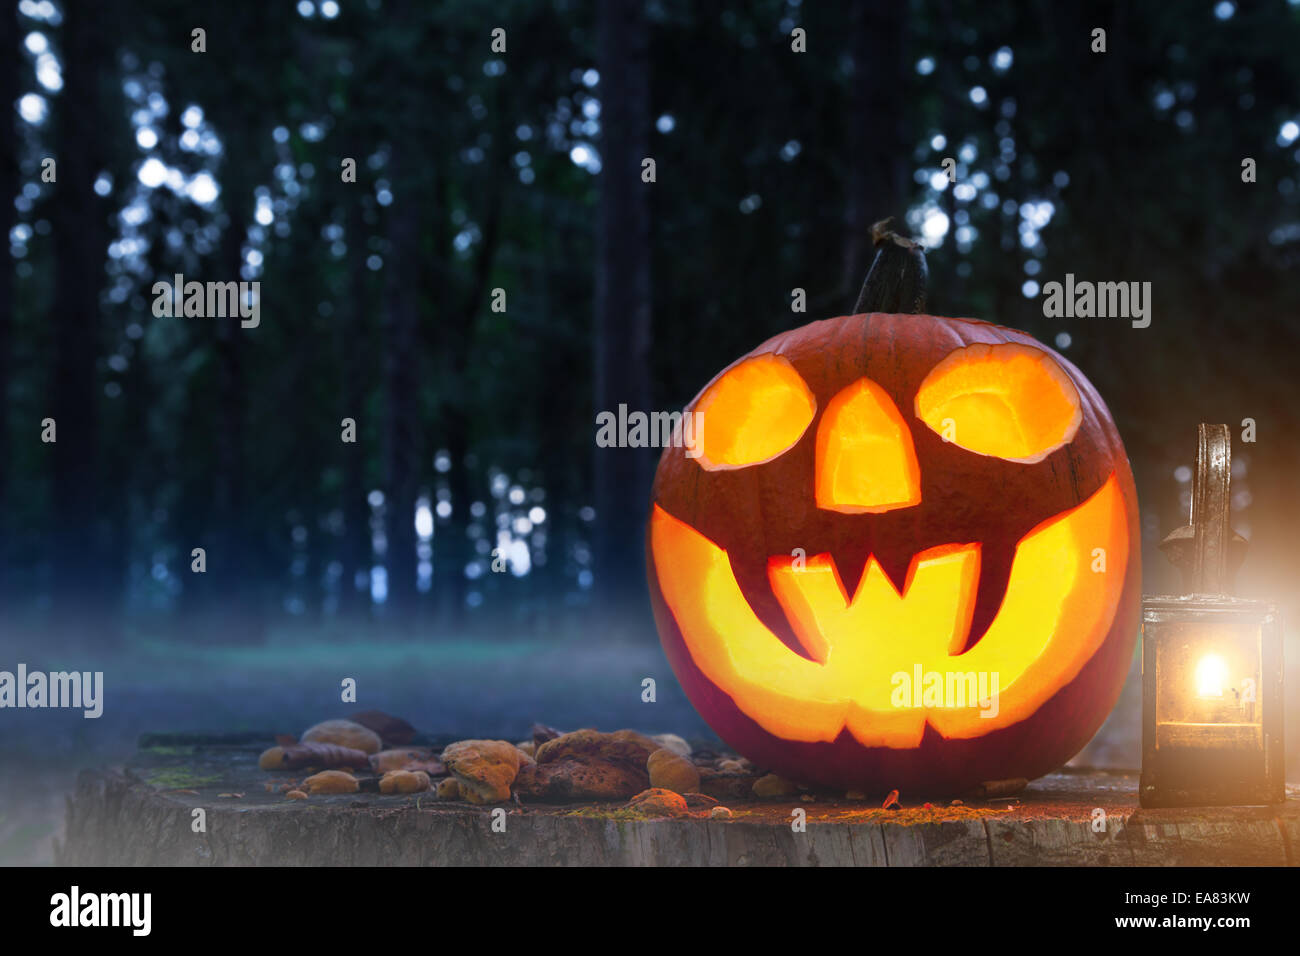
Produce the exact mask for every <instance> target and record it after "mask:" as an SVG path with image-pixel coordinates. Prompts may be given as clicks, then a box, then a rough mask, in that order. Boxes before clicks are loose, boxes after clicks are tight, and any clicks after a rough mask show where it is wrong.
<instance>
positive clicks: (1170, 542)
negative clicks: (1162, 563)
mask: <svg viewBox="0 0 1300 956" xmlns="http://www.w3.org/2000/svg"><path fill="white" fill-rule="evenodd" d="M1231 492H1232V438H1231V436H1230V433H1229V431H1228V426H1227V425H1207V424H1204V423H1202V424H1201V425H1199V426H1197V430H1196V472H1195V474H1194V475H1193V477H1192V509H1191V512H1192V513H1191V521H1190V522H1189V523H1188V524H1186V525H1184V526H1183V527H1181V528H1178V529H1176V530H1175V531H1173V532H1172V533H1171V534H1170V535H1169V536H1168V537H1167V538H1165V540H1164V541H1162V542H1161V543H1160V548H1161V550H1162V551H1164V552H1165V553H1166V554H1167V555H1168V557H1169V560H1170V561H1171V562H1173V564H1174V565H1175V566H1176V567H1179V568H1181V569H1182V571H1183V582H1184V586H1185V587H1187V588H1188V590H1190V591H1191V592H1192V593H1193V594H1231V593H1232V590H1233V587H1232V579H1233V577H1234V575H1235V574H1236V571H1237V568H1238V567H1240V566H1241V562H1242V559H1243V558H1244V557H1245V552H1246V545H1247V544H1248V542H1247V541H1246V539H1245V538H1243V537H1242V536H1241V535H1239V534H1237V533H1236V532H1234V531H1233V530H1232V527H1231V526H1230V525H1229V523H1228V519H1229V516H1230V513H1231V511H1230V509H1231V507H1232V494H1231Z"/></svg>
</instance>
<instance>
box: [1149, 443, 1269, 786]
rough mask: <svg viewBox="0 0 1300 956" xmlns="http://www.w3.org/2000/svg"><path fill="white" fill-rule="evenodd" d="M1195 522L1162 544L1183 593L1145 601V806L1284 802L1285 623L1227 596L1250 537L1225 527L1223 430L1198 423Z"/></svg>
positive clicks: (1255, 604) (1258, 604) (1262, 606)
mask: <svg viewBox="0 0 1300 956" xmlns="http://www.w3.org/2000/svg"><path fill="white" fill-rule="evenodd" d="M1198 437H1199V445H1198V449H1197V457H1196V474H1195V477H1194V479H1193V484H1192V513H1191V523H1190V524H1188V525H1186V526H1184V527H1182V528H1179V529H1178V530H1176V531H1174V532H1173V533H1172V534H1170V535H1169V536H1168V537H1167V538H1166V539H1165V540H1164V542H1162V544H1161V549H1162V550H1164V551H1165V553H1166V554H1167V555H1168V557H1169V559H1170V560H1171V561H1172V562H1173V563H1174V564H1175V565H1176V566H1177V567H1179V568H1180V569H1181V570H1182V572H1183V581H1184V587H1185V589H1186V591H1187V592H1188V593H1186V594H1183V595H1178V596H1147V597H1144V599H1143V602H1142V779H1141V784H1140V787H1139V791H1138V795H1139V800H1140V802H1141V805H1142V806H1143V807H1189V806H1229V805H1241V804H1267V803H1280V802H1282V801H1283V800H1285V799H1286V788H1285V769H1284V766H1283V762H1284V754H1283V747H1282V720H1283V698H1282V622H1281V618H1280V617H1279V615H1278V612H1277V609H1276V607H1275V606H1274V605H1272V604H1270V603H1268V602H1266V601H1248V600H1243V599H1240V598H1236V597H1233V596H1231V591H1232V578H1233V575H1234V574H1235V572H1236V570H1237V568H1238V567H1240V565H1241V561H1242V558H1243V557H1244V556H1245V549H1246V544H1247V542H1246V540H1245V539H1244V538H1242V537H1241V536H1240V535H1238V534H1236V533H1234V532H1233V531H1232V529H1231V528H1230V527H1229V524H1228V507H1229V501H1230V497H1229V482H1230V479H1231V455H1232V452H1231V444H1230V441H1231V440H1230V438H1229V435H1228V426H1226V425H1204V424H1203V425H1201V426H1200V427H1199V434H1198Z"/></svg>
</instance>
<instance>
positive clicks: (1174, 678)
mask: <svg viewBox="0 0 1300 956" xmlns="http://www.w3.org/2000/svg"><path fill="white" fill-rule="evenodd" d="M1161 629H1162V631H1163V632H1164V633H1162V635H1161V638H1160V641H1159V644H1158V646H1157V648H1156V746H1157V747H1169V746H1174V747H1198V748H1207V749H1214V748H1219V747H1233V748H1241V747H1247V748H1252V749H1259V748H1262V747H1263V745H1264V735H1263V723H1262V720H1261V710H1262V709H1261V707H1260V701H1259V687H1260V660H1261V644H1260V641H1261V635H1260V629H1259V626H1258V624H1255V623H1253V622H1240V623H1228V622H1217V621H1216V622H1213V623H1210V622H1189V623H1166V624H1164V625H1162V628H1161Z"/></svg>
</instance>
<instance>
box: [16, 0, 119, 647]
mask: <svg viewBox="0 0 1300 956" xmlns="http://www.w3.org/2000/svg"><path fill="white" fill-rule="evenodd" d="M65 17H66V19H65V21H64V25H63V42H64V55H63V57H62V61H63V82H64V89H63V93H62V95H61V96H60V97H59V104H58V112H59V125H58V144H59V148H58V152H57V154H56V156H55V158H56V159H57V161H58V165H57V167H56V168H57V182H56V184H55V187H54V190H53V198H52V199H51V201H50V218H51V221H52V224H53V227H54V255H53V261H54V264H55V269H56V279H55V293H54V315H53V324H54V343H55V345H54V349H55V354H54V369H53V374H52V375H51V377H50V389H51V391H50V399H49V406H48V407H49V408H50V409H51V414H52V417H53V418H54V419H55V421H56V422H57V441H56V442H55V443H54V444H53V445H51V446H50V454H51V459H52V462H53V471H52V488H51V491H52V496H51V508H52V510H53V521H52V525H53V528H54V537H53V541H52V542H51V547H52V554H51V557H52V574H53V580H52V588H53V597H54V604H53V624H54V628H55V631H56V634H57V636H60V637H64V638H71V639H73V640H84V639H87V638H91V637H92V636H93V637H94V638H96V639H102V638H103V636H104V628H105V626H106V624H107V616H106V614H105V611H106V595H107V593H108V589H107V582H108V581H109V580H114V581H115V580H116V577H115V576H113V575H109V574H106V569H105V568H104V567H103V557H104V554H103V552H104V549H103V546H102V543H101V530H102V528H101V521H100V514H99V501H98V495H97V489H98V488H99V487H100V480H99V478H100V476H99V456H98V454H97V447H96V445H97V437H96V426H97V414H96V413H97V406H98V398H99V396H98V393H97V390H96V371H95V364H96V358H97V356H98V354H99V327H100V322H99V292H100V287H101V284H102V281H103V276H104V259H105V255H106V246H107V238H106V237H107V228H108V227H107V223H106V222H105V205H104V201H103V200H102V199H101V198H100V197H98V196H97V195H95V189H94V182H95V176H96V174H97V173H98V172H99V170H100V169H102V168H103V166H104V155H105V150H104V141H103V129H104V123H103V116H102V115H101V113H100V110H99V108H98V102H99V91H100V84H101V82H108V81H107V80H103V79H102V78H101V73H102V72H103V70H104V67H105V66H106V64H105V57H106V55H108V52H109V51H110V50H111V46H110V45H109V44H107V43H106V42H105V34H104V30H105V27H106V24H105V23H104V17H103V16H102V11H101V9H100V7H99V6H98V5H97V4H83V5H77V6H75V7H69V8H68V9H67V10H66V11H65ZM10 196H12V194H10V195H9V196H6V197H5V198H4V200H3V201H4V203H5V204H6V205H8V204H9V203H10V202H11V201H12V200H11V198H10ZM31 426H32V427H33V428H36V427H38V423H35V422H33V423H31Z"/></svg>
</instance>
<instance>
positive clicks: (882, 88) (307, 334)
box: [0, 0, 1300, 862]
mask: <svg viewBox="0 0 1300 956" xmlns="http://www.w3.org/2000/svg"><path fill="white" fill-rule="evenodd" d="M0 7H2V8H3V12H2V13H0V103H3V104H12V112H11V113H10V115H9V120H8V121H7V122H6V123H5V125H4V128H3V131H2V132H0V197H3V201H0V235H3V236H6V237H7V239H8V251H9V257H8V258H7V259H6V260H5V263H4V266H3V268H0V397H2V398H3V406H0V651H2V652H3V657H2V658H0V666H3V667H12V666H13V665H14V664H15V663H16V662H19V661H23V662H26V663H27V664H28V665H29V666H31V667H33V668H41V667H48V668H51V669H53V668H56V667H65V668H77V669H86V668H89V667H96V668H99V667H102V668H104V670H105V682H106V696H107V700H106V707H105V711H104V717H103V719H102V720H84V719H82V718H81V716H80V714H75V713H65V712H59V713H51V712H36V711H19V712H9V713H8V714H7V716H6V718H5V724H4V732H3V733H2V734H0V766H4V767H7V768H8V769H7V770H6V771H5V772H0V862H15V861H19V862H21V861H28V862H32V861H36V862H39V861H42V860H48V859H49V846H50V842H49V841H50V837H51V836H52V835H53V834H55V833H56V832H57V827H58V825H59V823H58V820H59V809H60V808H61V807H62V800H61V799H60V796H61V794H62V793H64V792H66V791H67V789H68V788H69V787H70V786H71V783H72V777H73V774H74V772H75V770H76V768H77V767H78V766H85V765H89V764H92V763H97V762H102V761H103V760H105V759H107V758H110V757H111V758H118V757H121V756H125V755H127V754H129V753H130V752H131V751H132V749H133V747H134V741H135V735H136V734H138V733H140V732H141V731H153V730H180V729H202V730H212V729H221V730H230V729H238V728H245V729H251V730H256V731H258V732H263V731H269V730H276V731H293V732H297V731H300V730H301V729H302V728H303V727H305V726H307V725H308V724H310V723H313V722H315V721H316V720H318V719H321V718H322V717H328V716H335V715H337V714H338V712H339V710H340V709H341V705H340V703H339V686H340V683H339V681H340V678H341V677H347V676H350V677H355V678H357V679H358V680H359V685H358V686H359V687H360V688H362V689H363V690H362V694H361V696H360V697H359V699H358V703H357V706H364V707H381V708H385V709H388V710H390V711H391V712H394V713H398V714H400V715H402V716H404V717H407V718H409V719H410V720H412V722H414V723H415V724H416V725H417V726H418V727H420V728H421V729H425V730H430V731H442V732H457V731H459V732H461V733H462V735H463V736H488V737H490V736H502V737H507V738H508V739H517V738H518V737H519V736H521V735H524V734H526V728H527V727H528V725H529V722H530V721H531V720H534V719H540V720H543V721H545V722H548V723H551V724H553V725H555V726H560V727H562V728H573V727H578V726H599V727H602V728H603V729H614V728H616V727H619V726H637V727H639V728H640V729H643V730H646V731H676V732H681V733H684V734H695V735H705V734H707V728H706V727H704V725H703V724H702V722H701V721H699V719H698V716H697V715H695V713H694V711H693V709H692V708H691V707H690V705H689V702H687V701H686V700H685V699H684V697H683V696H682V695H681V692H680V689H679V688H676V686H675V684H674V682H673V681H672V678H671V672H670V671H669V670H668V668H667V666H666V664H665V662H664V660H663V657H662V654H661V652H660V651H659V648H658V645H657V642H656V640H655V637H654V629H653V622H652V620H651V616H650V611H649V604H648V600H647V597H646V593H645V583H644V577H643V574H644V571H643V556H642V555H643V550H642V549H643V546H644V539H643V531H642V528H643V522H644V519H645V516H646V509H647V501H648V486H649V480H650V475H651V473H652V470H653V467H654V462H655V459H654V453H653V452H652V451H638V450H632V449H600V448H597V447H596V445H595V431H596V429H595V415H596V413H597V412H598V411H601V410H613V409H616V408H617V407H618V405H619V404H620V403H626V404H627V405H628V406H629V407H630V408H632V409H644V410H654V409H662V410H673V409H680V408H681V407H682V406H683V405H684V404H685V403H686V402H688V401H689V400H690V399H691V398H692V397H693V396H694V395H695V394H696V392H697V391H698V390H699V389H700V388H701V387H702V386H703V385H704V384H706V383H707V382H708V381H709V379H710V378H711V377H712V376H713V375H714V374H715V373H716V372H717V371H719V370H720V369H721V368H723V367H724V366H725V365H727V364H728V363H730V362H731V361H732V360H734V359H735V358H737V357H738V356H740V355H741V354H743V353H745V352H747V351H748V350H750V349H751V348H753V347H754V346H755V345H756V344H758V343H759V342H761V341H762V340H764V339H765V338H767V337H769V336H770V335H772V334H774V333H776V332H778V331H781V330H783V329H786V328H789V327H791V326H793V325H796V324H802V323H804V322H806V321H810V320H812V319H816V318H824V317H829V316H833V315H839V314H844V313H846V312H848V311H850V310H851V307H852V304H853V303H854V301H855V299H856V295H857V291H858V287H859V285H860V283H861V281H862V277H863V275H864V273H865V272H866V270H867V267H868V266H869V264H870V261H871V257H872V249H871V241H870V227H871V224H872V223H873V222H875V221H876V220H879V219H883V218H884V217H886V216H893V217H895V219H896V224H897V225H898V226H899V228H901V229H902V230H904V231H907V232H909V233H911V234H912V235H915V236H918V237H920V238H921V239H922V241H923V242H924V243H925V245H926V247H927V251H928V255H929V262H930V276H931V279H930V297H929V306H930V309H931V311H933V312H935V313H936V314H941V315H954V316H975V317H979V318H985V319H990V320H993V321H996V322H999V323H1002V324H1006V325H1011V326H1015V327H1018V328H1022V329H1025V330H1028V331H1030V332H1031V333H1033V334H1035V335H1037V336H1038V337H1039V338H1041V339H1042V340H1043V341H1045V342H1048V343H1050V344H1052V345H1054V346H1055V347H1056V348H1058V349H1059V350H1061V351H1062V352H1064V354H1065V355H1067V356H1068V357H1069V358H1071V359H1072V360H1073V361H1074V362H1075V363H1076V364H1077V365H1078V366H1079V367H1080V368H1082V369H1083V371H1084V372H1085V373H1086V374H1087V375H1088V376H1089V378H1090V379H1091V380H1092V382H1093V383H1094V384H1095V385H1096V386H1097V388H1098V389H1099V391H1100V392H1101V394H1102V395H1103V396H1104V397H1105V399H1106V401H1107V403H1108V404H1109V406H1110V408H1111V411H1112V412H1113V414H1114V416H1115V419H1116V421H1117V423H1118V426H1119V429H1120V432H1121V434H1122V436H1123V438H1124V441H1125V443H1126V446H1127V448H1128V451H1129V455H1130V457H1131V459H1132V462H1133V468H1134V472H1135V474H1136V476H1137V480H1138V487H1139V494H1140V498H1141V505H1142V512H1143V516H1142V529H1143V532H1142V533H1143V546H1144V566H1145V567H1144V570H1145V581H1144V585H1145V586H1144V590H1145V591H1147V592H1148V593H1159V592H1169V591H1174V590H1177V589H1178V586H1179V581H1178V578H1177V576H1176V575H1175V573H1174V571H1173V569H1172V568H1169V567H1168V566H1167V564H1166V562H1165V560H1164V558H1163V556H1162V555H1161V554H1160V553H1159V551H1158V550H1157V549H1156V544H1157V543H1158V542H1159V541H1160V540H1161V538H1162V537H1163V536H1164V535H1165V534H1166V533H1168V532H1169V531H1170V530H1172V529H1173V528H1175V527H1177V526H1178V525H1181V524H1183V523H1184V522H1185V521H1186V519H1187V509H1188V505H1189V501H1190V478H1191V468H1190V466H1191V465H1192V463H1193V462H1192V459H1193V456H1194V453H1195V447H1196V446H1195V435H1196V425H1197V423H1198V422H1201V421H1209V422H1226V423H1228V424H1229V425H1230V426H1231V427H1232V430H1233V435H1234V443H1235V444H1234V468H1233V475H1234V483H1233V511H1232V515H1233V522H1234V524H1235V526H1236V528H1237V530H1238V531H1240V532H1241V533H1243V534H1244V535H1246V536H1247V537H1248V538H1249V539H1250V542H1251V544H1250V553H1249V556H1248V557H1247V559H1246V563H1245V566H1244V567H1243V569H1242V571H1241V573H1240V576H1239V582H1238V585H1239V592H1240V593H1241V594H1243V595H1246V596H1251V597H1269V598H1273V599H1275V600H1277V601H1279V602H1280V604H1281V606H1282V609H1283V612H1284V614H1285V615H1286V616H1287V618H1288V619H1289V621H1291V622H1295V621H1297V620H1300V606H1298V605H1300V601H1298V600H1297V597H1298V595H1300V591H1298V590H1297V588H1296V581H1297V579H1298V578H1300V508H1297V507H1296V506H1295V497H1296V492H1295V489H1296V475H1297V473H1300V416H1297V412H1296V408H1297V404H1298V403H1300V374H1297V355H1298V354H1300V352H1298V350H1297V345H1298V344H1300V315H1297V308H1296V307H1297V303H1300V270H1298V269H1297V266H1298V265H1300V57H1298V56H1297V55H1296V50H1297V49H1300V3H1295V2H1287V0H1259V2H1250V3H1246V2H1242V3H1233V2H1231V0H1218V2H1215V0H1205V2H1180V3H1168V2H1160V0H1146V2H1124V3H1121V2H1090V3H1084V2H1080V0H1027V2H1022V3H1015V4H1012V3H992V2H987V0H980V2H975V0H870V2H863V3H856V4H849V3H827V2H816V3H814V2H808V0H804V2H793V0H752V2H709V3H696V2H687V0H646V2H636V0H608V2H601V3H596V2H564V0H557V2H552V3H540V2H517V0H492V2H487V0H460V2H420V0H301V2H294V0H274V2H266V0H228V2H224V3H182V2H171V0H103V2H98V0H59V2H52V0H39V2H38V0H22V2H20V3H16V4H15V3H14V0H8V2H3V0H0ZM195 28H202V29H203V30H205V31H206V52H203V53H198V52H194V51H193V50H192V43H193V36H192V31H193V30H194V29H195ZM498 28H499V29H501V30H504V31H505V33H504V39H505V44H506V46H505V51H504V52H497V51H494V50H493V49H492V43H493V31H494V30H497V29H498ZM1098 28H1100V29H1103V30H1104V31H1105V43H1106V51H1105V52H1104V53H1100V52H1094V51H1093V47H1094V43H1095V39H1094V33H1093V31H1094V30H1095V29H1098ZM795 30H802V31H804V34H803V38H804V43H805V44H806V52H795V51H794V50H793V49H792V33H793V31H795ZM646 157H650V158H653V159H654V160H655V163H656V181H655V182H653V183H645V182H643V181H642V177H641V172H642V160H643V159H644V158H646ZM949 157H951V158H953V159H955V160H956V170H957V178H956V182H955V183H949V182H948V180H947V177H946V176H945V175H943V173H942V162H943V160H944V159H945V158H949ZM47 158H49V159H53V160H55V162H56V167H55V168H56V177H55V180H54V181H53V182H50V181H47V179H46V178H45V177H44V176H43V170H44V169H45V168H46V167H45V166H44V165H43V161H44V160H46V159H47ZM347 158H351V159H354V160H355V161H356V170H357V175H356V181H355V182H343V181H341V177H340V172H341V164H342V163H343V161H344V160H345V159H347ZM1247 158H1249V159H1252V160H1254V162H1255V167H1256V181H1254V182H1244V181H1243V176H1242V170H1243V165H1242V164H1243V160H1245V159H1247ZM177 273H180V274H183V275H184V276H185V278H186V279H187V280H191V281H192V280H197V281H201V282H209V281H211V282H228V281H237V280H241V279H242V280H245V281H257V282H260V283H261V286H260V288H261V300H260V325H259V326H258V327H257V328H255V329H244V328H241V327H240V326H239V322H238V320H237V319H214V318H197V317H188V318H186V317H179V318H159V317H156V316H155V315H154V314H153V311H152V304H153V298H154V296H153V292H152V289H153V285H154V283H155V282H158V281H164V282H170V281H171V278H172V276H174V275H175V274H177ZM1066 273H1073V274H1074V275H1075V276H1076V277H1077V278H1079V279H1085V280H1091V281H1130V282H1150V283H1151V286H1152V321H1151V325H1150V327H1149V328H1146V329H1134V328H1132V327H1131V326H1130V325H1129V323H1128V322H1127V321H1125V320H1122V319H1045V318H1044V317H1043V309H1042V294H1041V287H1042V285H1043V284H1045V283H1046V282H1049V281H1060V280H1062V279H1063V278H1064V276H1065V275H1066ZM794 289H802V290H805V293H806V296H807V311H806V312H805V313H801V314H800V313H794V312H792V311H791V302H792V290H794ZM494 290H503V291H504V294H505V302H506V307H505V311H494V310H493V307H492V306H493V302H494V299H495V300H496V301H499V299H496V296H495V291H494ZM344 418H351V419H354V420H355V422H356V437H357V441H356V443H355V444H348V443H344V442H343V441H342V440H341V434H342V425H341V421H342V420H343V419H344ZM46 419H53V420H54V421H55V423H56V426H55V427H56V429H57V433H56V434H57V441H56V442H53V443H49V442H44V441H42V433H43V431H45V426H44V425H43V421H44V420H46ZM1245 419H1252V420H1253V421H1254V422H1255V437H1256V439H1257V440H1256V441H1255V442H1253V443H1245V442H1243V441H1241V436H1242V423H1243V420H1245ZM195 548H203V549H204V550H205V552H206V571H205V572H204V573H202V574H197V573H193V572H192V571H191V562H192V560H193V558H192V553H193V550H194V549H195ZM494 552H495V557H496V558H498V559H501V560H504V562H505V567H506V570H505V571H503V572H500V573H495V572H493V571H492V570H491V564H492V561H493V558H494ZM1288 643H1289V660H1290V661H1291V664H1290V665H1289V673H1288V680H1289V681H1290V683H1291V686H1292V687H1295V686H1296V684H1297V681H1298V680H1300V667H1297V666H1296V665H1297V662H1300V648H1297V646H1296V642H1295V640H1294V629H1291V630H1289V632H1288ZM647 675H650V676H654V677H656V678H657V679H658V680H659V687H660V694H659V699H658V702H657V704H656V706H655V707H653V708H649V709H647V706H646V705H645V704H643V703H642V701H641V697H640V693H641V686H642V680H643V678H644V677H645V676H647ZM1136 683H1137V682H1136V665H1135V666H1134V676H1133V679H1131V680H1130V683H1129V686H1128V687H1127V688H1126V690H1125V693H1124V696H1123V697H1122V698H1121V702H1120V705H1119V706H1118V707H1117V709H1116V711H1115V713H1114V714H1113V715H1112V718H1111V720H1110V722H1108V724H1107V726H1106V728H1104V729H1103V730H1102V732H1101V733H1100V734H1099V735H1098V737H1097V739H1096V740H1094V742H1093V744H1092V745H1091V746H1090V748H1089V749H1088V750H1087V751H1085V752H1084V754H1083V755H1081V757H1080V758H1079V759H1080V760H1083V761H1085V762H1092V763H1094V764H1100V765H1122V766H1129V767H1132V766H1135V765H1136V764H1137V760H1138V753H1137V741H1138V701H1139V699H1140V693H1139V690H1138V688H1137V687H1136ZM1294 699H1295V697H1294V694H1292V695H1291V700H1292V701H1294ZM1290 716H1291V720H1290V721H1289V728H1288V737H1289V743H1290V744H1291V749H1290V754H1291V760H1292V766H1293V768H1294V766H1296V761H1297V759H1298V758H1300V747H1297V741H1300V732H1298V731H1300V721H1298V720H1297V717H1298V716H1300V713H1298V712H1297V709H1296V708H1295V707H1294V706H1293V707H1292V708H1291V715H1290ZM10 771H12V772H10Z"/></svg>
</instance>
